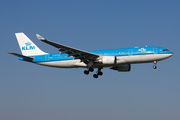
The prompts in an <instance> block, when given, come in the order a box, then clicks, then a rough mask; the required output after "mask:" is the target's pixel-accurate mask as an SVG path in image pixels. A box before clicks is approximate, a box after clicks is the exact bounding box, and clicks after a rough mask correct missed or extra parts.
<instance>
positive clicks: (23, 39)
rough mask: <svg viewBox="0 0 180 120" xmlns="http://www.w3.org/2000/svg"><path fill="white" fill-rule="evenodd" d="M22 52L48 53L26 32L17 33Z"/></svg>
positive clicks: (28, 54)
mask: <svg viewBox="0 0 180 120" xmlns="http://www.w3.org/2000/svg"><path fill="white" fill-rule="evenodd" d="M15 35H16V38H17V41H18V43H19V47H20V49H21V52H22V54H23V55H25V56H31V55H43V54H47V53H45V52H43V51H42V50H40V49H39V48H38V47H37V46H36V45H35V44H34V43H33V42H32V41H31V40H30V39H29V38H28V37H27V36H26V35H25V34H24V33H15Z"/></svg>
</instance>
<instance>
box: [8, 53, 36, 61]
mask: <svg viewBox="0 0 180 120" xmlns="http://www.w3.org/2000/svg"><path fill="white" fill-rule="evenodd" d="M8 53H9V54H12V55H15V56H17V57H22V58H24V59H26V60H28V61H33V60H34V57H27V56H24V55H20V54H17V53H12V52H8Z"/></svg>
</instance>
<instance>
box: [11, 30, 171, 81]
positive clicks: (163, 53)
mask: <svg viewBox="0 0 180 120" xmlns="http://www.w3.org/2000/svg"><path fill="white" fill-rule="evenodd" d="M16 37H17V40H18V43H19V45H20V48H22V49H21V52H22V54H23V55H20V54H17V53H10V54H13V55H16V56H18V57H19V59H20V60H23V61H28V62H32V63H36V64H40V65H45V66H50V67H58V68H88V70H85V71H84V73H85V74H86V75H88V74H89V72H93V71H94V68H98V70H97V73H96V74H94V78H97V77H98V76H101V75H102V74H103V73H102V72H101V69H103V68H105V67H110V69H113V70H117V71H119V72H126V71H130V69H131V64H135V63H149V62H153V63H154V66H153V68H154V69H156V68H157V66H156V63H157V61H161V60H164V59H167V58H169V57H171V56H172V55H173V53H172V52H171V51H169V50H168V49H166V48H163V47H147V46H146V47H135V48H121V49H109V50H94V51H83V50H79V49H76V48H72V47H69V46H65V45H62V44H58V43H55V42H52V41H49V40H47V39H44V38H43V37H41V36H40V35H38V34H37V37H38V39H40V40H41V41H43V42H45V43H47V44H50V45H52V46H54V47H56V48H58V49H59V51H60V53H55V54H49V53H45V52H43V51H41V50H40V49H39V48H38V47H37V46H36V45H35V44H34V43H33V42H32V41H31V40H30V39H29V38H28V37H27V36H25V34H24V33H16Z"/></svg>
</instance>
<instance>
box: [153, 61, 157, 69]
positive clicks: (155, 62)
mask: <svg viewBox="0 0 180 120" xmlns="http://www.w3.org/2000/svg"><path fill="white" fill-rule="evenodd" d="M156 64H157V61H154V66H153V68H154V69H156V68H157V66H156Z"/></svg>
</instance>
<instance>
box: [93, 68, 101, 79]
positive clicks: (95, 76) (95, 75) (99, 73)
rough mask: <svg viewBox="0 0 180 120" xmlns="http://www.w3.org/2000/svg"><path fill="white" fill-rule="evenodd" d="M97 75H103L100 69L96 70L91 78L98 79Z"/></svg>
mask: <svg viewBox="0 0 180 120" xmlns="http://www.w3.org/2000/svg"><path fill="white" fill-rule="evenodd" d="M99 75H100V76H101V75H103V72H101V68H98V71H97V72H96V74H94V75H93V77H94V78H98V76H99Z"/></svg>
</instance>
